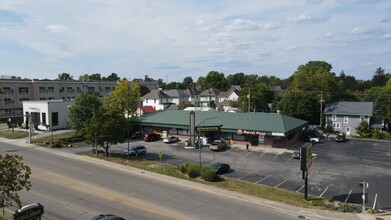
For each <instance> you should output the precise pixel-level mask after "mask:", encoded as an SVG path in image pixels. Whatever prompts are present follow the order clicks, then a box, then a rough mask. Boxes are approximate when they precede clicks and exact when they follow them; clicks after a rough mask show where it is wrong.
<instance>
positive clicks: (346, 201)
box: [345, 190, 352, 202]
mask: <svg viewBox="0 0 391 220" xmlns="http://www.w3.org/2000/svg"><path fill="white" fill-rule="evenodd" d="M351 193H352V190H350V191H349V194H348V196H347V197H346V199H345V202H347V201H348V199H349V196H350V194H351Z"/></svg>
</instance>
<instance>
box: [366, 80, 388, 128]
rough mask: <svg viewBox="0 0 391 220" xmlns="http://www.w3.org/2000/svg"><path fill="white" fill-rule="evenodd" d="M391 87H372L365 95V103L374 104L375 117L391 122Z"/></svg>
mask: <svg viewBox="0 0 391 220" xmlns="http://www.w3.org/2000/svg"><path fill="white" fill-rule="evenodd" d="M390 94H391V87H390V86H383V87H372V88H371V89H369V90H367V91H366V92H365V94H364V101H372V102H373V108H374V109H373V117H374V118H378V119H384V120H385V121H386V122H391V96H390Z"/></svg>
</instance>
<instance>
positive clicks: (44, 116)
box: [42, 112, 46, 125]
mask: <svg viewBox="0 0 391 220" xmlns="http://www.w3.org/2000/svg"><path fill="white" fill-rule="evenodd" d="M42 125H46V113H45V112H42Z"/></svg>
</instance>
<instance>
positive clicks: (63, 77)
mask: <svg viewBox="0 0 391 220" xmlns="http://www.w3.org/2000/svg"><path fill="white" fill-rule="evenodd" d="M57 79H59V80H73V76H71V75H70V74H69V73H62V74H58V78H57Z"/></svg>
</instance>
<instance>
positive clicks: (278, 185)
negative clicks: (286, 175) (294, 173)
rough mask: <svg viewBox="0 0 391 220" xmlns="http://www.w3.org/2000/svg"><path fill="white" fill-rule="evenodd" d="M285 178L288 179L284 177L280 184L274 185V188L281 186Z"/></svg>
mask: <svg viewBox="0 0 391 220" xmlns="http://www.w3.org/2000/svg"><path fill="white" fill-rule="evenodd" d="M287 180H288V179H285V180H284V181H282V182H281V183H280V184H277V185H275V186H274V188H277V187H279V186H281V185H282V184H283V183H285V182H286V181H287Z"/></svg>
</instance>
